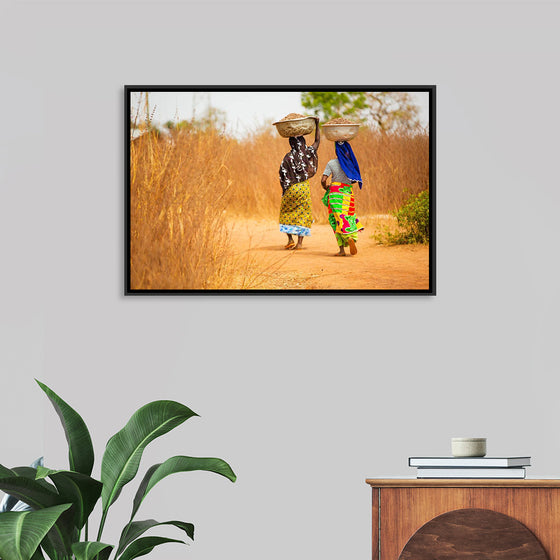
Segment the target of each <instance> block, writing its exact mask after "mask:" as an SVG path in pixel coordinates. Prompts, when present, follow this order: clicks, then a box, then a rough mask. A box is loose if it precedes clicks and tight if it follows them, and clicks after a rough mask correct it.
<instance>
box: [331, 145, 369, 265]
mask: <svg viewBox="0 0 560 560" xmlns="http://www.w3.org/2000/svg"><path fill="white" fill-rule="evenodd" d="M335 150H336V155H337V157H336V158H335V159H331V160H330V161H329V163H327V166H326V168H325V171H324V172H323V176H322V177H321V185H322V186H323V189H325V191H327V192H326V193H325V195H324V196H323V204H324V205H325V206H326V207H327V208H328V209H329V224H330V225H331V227H332V229H333V231H334V235H335V237H336V242H337V244H338V253H337V254H336V256H337V257H345V256H346V251H345V250H344V248H345V247H349V248H350V254H351V255H355V254H356V253H357V252H358V248H357V246H356V242H357V241H358V232H359V231H361V230H362V229H364V228H363V226H362V225H361V223H360V220H359V219H358V217H357V216H356V209H355V203H354V191H353V188H352V185H353V184H355V183H358V185H359V186H360V189H361V188H362V177H361V175H360V167H359V166H358V162H357V161H356V157H355V156H354V152H353V151H352V148H351V147H350V144H349V143H348V142H336V143H335ZM331 175H332V178H331V183H330V185H327V179H328V178H329V176H331Z"/></svg>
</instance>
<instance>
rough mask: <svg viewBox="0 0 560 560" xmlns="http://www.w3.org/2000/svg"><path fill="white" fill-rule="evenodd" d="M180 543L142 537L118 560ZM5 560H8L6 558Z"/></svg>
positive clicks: (135, 556) (128, 558) (126, 559)
mask: <svg viewBox="0 0 560 560" xmlns="http://www.w3.org/2000/svg"><path fill="white" fill-rule="evenodd" d="M170 542H175V543H182V544H187V543H185V542H184V541H178V540H175V539H167V538H165V537H142V538H141V539H138V540H136V541H134V542H133V543H132V544H131V545H130V546H129V547H128V548H127V549H126V550H125V551H124V552H123V553H122V555H121V556H120V560H132V559H133V558H138V557H139V556H144V554H149V553H150V552H152V550H153V549H154V547H156V546H158V545H160V544H164V543H170ZM6 560H10V559H9V558H7V559H6Z"/></svg>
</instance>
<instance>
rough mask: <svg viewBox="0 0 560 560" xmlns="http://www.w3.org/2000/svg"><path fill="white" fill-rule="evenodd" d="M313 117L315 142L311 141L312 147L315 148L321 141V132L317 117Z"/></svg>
mask: <svg viewBox="0 0 560 560" xmlns="http://www.w3.org/2000/svg"><path fill="white" fill-rule="evenodd" d="M313 118H314V119H315V142H313V144H312V147H313V149H315V150H317V149H318V148H319V144H320V143H321V132H320V131H319V117H313Z"/></svg>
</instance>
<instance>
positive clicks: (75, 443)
mask: <svg viewBox="0 0 560 560" xmlns="http://www.w3.org/2000/svg"><path fill="white" fill-rule="evenodd" d="M35 381H37V380H35ZM37 383H38V385H39V387H41V389H43V391H44V392H45V393H46V395H47V397H49V399H50V401H51V403H52V404H53V406H54V409H55V410H56V413H57V414H58V416H59V418H60V421H61V422H62V427H63V428H64V433H65V435H66V441H67V442H68V461H69V463H70V470H72V471H76V472H80V473H82V474H85V475H88V476H89V475H90V474H91V471H92V469H93V462H94V454H93V444H92V443H91V436H90V435H89V431H88V429H87V426H86V424H85V422H84V421H83V420H82V417H81V416H80V415H79V414H78V413H77V412H76V411H75V410H74V409H73V408H72V407H71V406H70V405H68V404H67V403H66V402H65V401H63V400H62V399H61V398H60V397H59V396H58V395H57V394H56V393H55V392H54V391H52V390H51V389H49V388H48V387H47V386H46V385H45V384H44V383H41V382H40V381H37Z"/></svg>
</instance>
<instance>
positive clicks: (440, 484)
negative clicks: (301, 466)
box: [366, 478, 560, 488]
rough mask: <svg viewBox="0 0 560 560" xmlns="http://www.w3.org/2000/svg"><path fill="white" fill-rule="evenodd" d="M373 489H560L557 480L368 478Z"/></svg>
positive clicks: (367, 481) (558, 480) (367, 480)
mask: <svg viewBox="0 0 560 560" xmlns="http://www.w3.org/2000/svg"><path fill="white" fill-rule="evenodd" d="M366 483H367V484H369V485H370V486H371V487H372V488H410V487H414V488H461V487H471V488H472V487H476V486H477V487H483V488H495V487H498V486H500V487H503V488H560V479H556V478H541V479H538V478H366Z"/></svg>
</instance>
